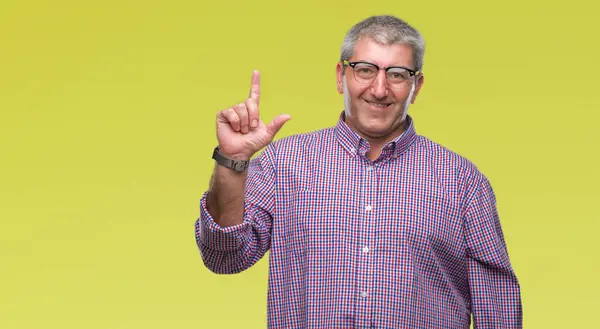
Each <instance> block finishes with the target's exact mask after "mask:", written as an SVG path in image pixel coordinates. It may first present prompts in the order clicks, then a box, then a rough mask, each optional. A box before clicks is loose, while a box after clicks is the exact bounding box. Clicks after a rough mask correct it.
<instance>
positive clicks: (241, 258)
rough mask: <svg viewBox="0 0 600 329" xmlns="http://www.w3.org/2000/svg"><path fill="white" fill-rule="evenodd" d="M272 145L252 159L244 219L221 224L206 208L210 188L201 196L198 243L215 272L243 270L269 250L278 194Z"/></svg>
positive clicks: (204, 259) (207, 264) (197, 223)
mask: <svg viewBox="0 0 600 329" xmlns="http://www.w3.org/2000/svg"><path fill="white" fill-rule="evenodd" d="M272 159H273V157H272V153H271V151H270V147H267V149H265V151H264V152H263V153H261V154H260V155H259V156H258V157H256V158H254V159H252V160H251V161H250V165H249V167H248V177H247V179H246V187H245V196H244V218H243V222H242V223H240V224H237V225H234V226H230V227H225V228H222V227H220V226H219V225H218V224H217V223H215V221H214V219H213V218H212V216H211V215H210V213H209V212H208V210H207V207H206V202H207V195H208V191H207V192H204V194H203V195H202V198H201V199H200V217H199V218H198V219H197V220H196V223H195V233H196V244H197V245H198V248H199V250H200V255H201V257H202V261H203V262H204V265H205V266H206V267H207V268H208V269H209V270H211V271H212V272H214V273H218V274H234V273H239V272H242V271H244V270H246V269H248V268H250V267H251V266H252V265H254V264H255V263H256V262H258V261H259V260H260V259H261V258H262V257H263V256H264V255H265V253H266V252H267V251H268V250H269V248H270V244H271V226H272V221H273V208H274V198H275V174H274V167H273V161H272Z"/></svg>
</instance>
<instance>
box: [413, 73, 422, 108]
mask: <svg viewBox="0 0 600 329" xmlns="http://www.w3.org/2000/svg"><path fill="white" fill-rule="evenodd" d="M424 82H425V76H424V75H423V73H421V75H420V76H419V80H417V86H416V87H415V92H414V93H413V96H412V99H411V100H410V103H411V104H414V103H415V100H416V99H417V95H419V91H421V87H423V83H424Z"/></svg>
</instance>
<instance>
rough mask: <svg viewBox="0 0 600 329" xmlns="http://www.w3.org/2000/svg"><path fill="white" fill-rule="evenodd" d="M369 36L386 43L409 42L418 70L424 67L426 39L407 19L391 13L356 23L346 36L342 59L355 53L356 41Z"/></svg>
mask: <svg viewBox="0 0 600 329" xmlns="http://www.w3.org/2000/svg"><path fill="white" fill-rule="evenodd" d="M361 37H369V38H372V39H373V40H375V41H376V42H379V43H381V44H384V45H392V44H408V45H410V46H411V48H412V54H413V64H414V66H415V68H416V70H417V71H421V70H422V69H423V57H424V55H425V40H424V39H423V37H422V36H421V34H420V33H419V31H417V30H416V29H415V28H413V27H412V26H410V25H408V23H406V22H405V21H403V20H401V19H399V18H397V17H394V16H390V15H383V16H371V17H369V18H367V19H365V20H363V21H361V22H359V23H357V24H356V25H354V26H353V27H352V28H351V29H350V31H348V33H347V34H346V37H345V38H344V43H343V44H342V54H341V56H340V60H341V61H344V60H349V59H350V58H351V57H352V56H353V55H354V48H355V47H356V42H357V41H358V40H359V39H360V38H361Z"/></svg>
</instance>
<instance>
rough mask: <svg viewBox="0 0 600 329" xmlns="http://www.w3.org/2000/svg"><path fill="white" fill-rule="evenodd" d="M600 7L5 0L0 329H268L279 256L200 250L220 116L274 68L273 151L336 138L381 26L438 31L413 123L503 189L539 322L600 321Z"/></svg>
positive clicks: (267, 106)
mask: <svg viewBox="0 0 600 329" xmlns="http://www.w3.org/2000/svg"><path fill="white" fill-rule="evenodd" d="M592 6H596V7H595V8H592ZM597 6H598V5H597V4H595V3H594V2H592V1H587V0H573V1H568V2H566V1H559V2H549V1H542V0H534V1H521V0H518V1H517V0H508V1H501V2H495V3H494V2H492V3H489V2H481V1H475V0H473V1H467V0H463V1H451V2H448V1H370V2H364V1H335V2H334V1H316V0H311V1H297V2H285V3H283V2H280V1H275V0H273V1H241V0H240V1H213V2H206V1H191V0H189V1H140V0H134V1H114V0H110V1H106V0H102V1H99V0H93V1H67V0H59V1H40V0H32V1H3V2H2V4H0V111H1V116H0V221H1V227H0V261H1V264H2V269H1V270H0V276H1V278H0V327H1V328H7V329H17V328H18V329H21V328H61V329H71V328H90V329H92V328H147V329H150V328H181V329H183V328H240V327H244V328H264V327H265V321H266V320H265V317H266V315H265V314H266V289H267V270H268V262H267V257H268V256H267V257H265V258H263V259H262V260H261V261H260V262H259V263H258V264H257V265H256V266H255V267H253V268H251V269H249V270H247V271H245V272H243V273H242V274H239V275H235V276H217V275H214V274H212V273H211V272H209V271H208V270H207V269H206V268H205V267H204V266H203V264H202V261H201V259H200V255H199V252H198V250H197V248H196V245H195V240H194V231H193V228H194V221H195V219H196V217H197V216H198V215H199V209H198V204H199V199H200V196H201V194H202V192H204V190H206V188H207V186H208V180H209V176H210V173H211V171H212V169H213V166H214V162H213V160H211V158H210V157H211V155H212V150H213V148H214V147H215V145H216V137H215V114H216V112H217V111H219V110H221V109H223V108H225V107H229V106H230V105H232V104H234V103H237V102H240V101H242V100H244V99H245V98H246V97H247V96H248V92H249V87H250V77H251V73H252V70H253V69H258V70H260V71H261V74H262V98H261V111H262V116H263V118H264V119H265V120H268V121H270V120H271V119H272V118H273V117H274V116H275V115H276V114H279V113H284V112H285V113H290V114H291V115H292V116H293V119H292V120H291V121H289V122H288V123H287V124H286V125H285V126H284V128H283V129H282V131H281V133H280V134H279V135H278V136H277V138H281V137H284V136H288V135H290V134H294V133H300V132H306V131H310V130H315V129H321V128H324V127H328V126H331V125H334V124H335V123H336V120H337V118H338V115H339V113H340V111H341V109H342V106H343V100H342V96H340V95H338V94H337V92H336V89H335V64H336V61H337V60H338V59H339V51H340V47H341V43H342V38H343V37H344V34H345V33H346V31H347V30H348V29H349V28H350V27H351V26H352V25H353V24H354V23H356V22H358V21H359V20H362V19H364V18H366V17H367V16H371V15H374V14H393V15H396V16H398V17H401V18H403V19H405V20H407V21H408V22H409V23H410V24H412V25H414V26H415V27H416V28H417V29H419V30H420V31H421V32H422V34H423V36H424V37H425V41H426V43H427V50H426V55H425V66H424V74H425V84H424V87H423V89H422V91H421V94H420V95H419V97H418V99H417V103H416V104H415V105H413V106H412V107H411V109H410V113H411V115H412V116H413V117H414V119H415V124H416V129H417V132H418V133H420V134H424V135H425V136H427V137H429V138H431V139H433V140H434V141H436V142H439V143H441V144H442V145H444V146H447V147H448V148H450V149H452V150H453V151H455V152H457V153H459V154H461V155H464V156H466V157H467V158H469V159H470V160H472V161H473V162H474V163H475V164H476V165H477V166H478V167H479V168H480V170H481V171H482V172H483V173H484V174H486V175H487V176H488V177H489V179H490V181H491V182H492V185H493V187H494V190H495V192H496V195H497V200H498V210H499V214H500V217H501V221H502V225H503V229H504V232H505V235H506V240H507V244H508V248H509V254H510V257H511V260H512V264H513V266H514V269H515V271H516V273H517V276H518V278H519V281H520V283H521V287H522V294H523V307H524V324H525V327H526V328H530V329H536V328H544V329H548V328H591V327H593V326H594V325H597V311H598V309H599V307H600V306H599V304H600V303H599V295H600V285H599V283H598V282H599V281H598V277H600V271H599V267H600V265H599V264H600V262H599V259H598V258H599V256H598V255H599V251H600V248H599V242H598V240H599V239H598V233H599V232H598V231H599V228H600V220H599V219H600V210H599V207H598V200H599V198H600V194H599V192H598V186H599V185H600V177H599V174H598V168H600V160H599V159H598V153H599V149H600V145H599V142H600V133H599V132H598V120H600V115H599V110H600V106H599V101H598V97H597V94H598V91H597V88H598V77H599V76H600V74H599V70H598V69H599V64H598V61H597V59H598V58H600V52H599V47H598V43H597V41H596V40H597V35H596V33H597V31H599V30H600V26H599V25H598V18H597V12H598V7H597Z"/></svg>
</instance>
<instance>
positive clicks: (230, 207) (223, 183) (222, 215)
mask: <svg viewBox="0 0 600 329" xmlns="http://www.w3.org/2000/svg"><path fill="white" fill-rule="evenodd" d="M247 177H248V173H247V171H244V172H242V173H239V172H236V171H234V170H231V169H229V168H225V167H223V166H220V165H218V164H216V165H215V169H214V171H213V174H212V177H211V181H210V187H209V190H208V195H207V200H206V206H207V210H208V212H209V213H210V215H211V216H212V217H213V219H214V221H215V223H216V224H217V225H219V226H221V227H229V226H234V225H237V224H240V223H242V222H243V218H244V189H245V185H246V179H247Z"/></svg>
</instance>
